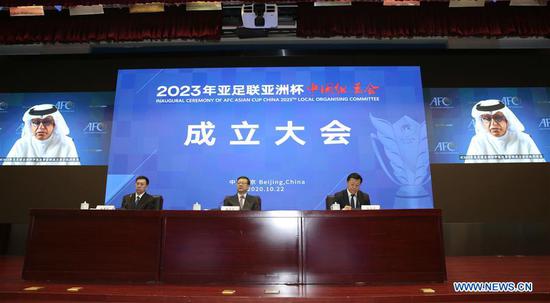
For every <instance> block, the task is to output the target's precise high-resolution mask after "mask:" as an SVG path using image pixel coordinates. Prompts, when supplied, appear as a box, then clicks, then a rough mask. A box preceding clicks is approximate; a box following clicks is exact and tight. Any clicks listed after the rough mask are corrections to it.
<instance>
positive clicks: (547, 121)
mask: <svg viewBox="0 0 550 303" xmlns="http://www.w3.org/2000/svg"><path fill="white" fill-rule="evenodd" d="M539 129H548V130H550V117H546V118H542V119H540V122H539Z"/></svg>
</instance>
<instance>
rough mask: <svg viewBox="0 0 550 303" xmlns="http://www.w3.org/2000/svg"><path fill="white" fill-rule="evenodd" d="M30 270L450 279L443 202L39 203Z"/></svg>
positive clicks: (191, 279) (62, 277)
mask: <svg viewBox="0 0 550 303" xmlns="http://www.w3.org/2000/svg"><path fill="white" fill-rule="evenodd" d="M30 216H31V221H30V224H29V234H28V240H27V253H26V255H25V263H24V267H23V278H24V279H26V280H58V281H75V280H78V281H112V282H150V281H156V282H165V283H186V284H218V283H224V284H228V283H231V284H241V283H243V284H246V283H253V284H344V283H346V284H347V283H387V282H442V281H445V280H446V270H445V256H444V255H445V254H444V251H443V235H442V227H441V226H442V225H441V211H440V210H438V209H415V210H375V211H261V212H260V211H258V212H256V211H247V212H244V211H243V212H233V211H124V210H116V211H113V210H68V209H33V210H31V211H30Z"/></svg>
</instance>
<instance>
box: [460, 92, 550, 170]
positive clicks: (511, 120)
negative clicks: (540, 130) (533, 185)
mask: <svg viewBox="0 0 550 303" xmlns="http://www.w3.org/2000/svg"><path fill="white" fill-rule="evenodd" d="M472 118H474V120H475V131H476V134H475V135H474V136H473V137H472V140H471V141H470V146H469V147H468V151H467V153H466V157H465V163H500V162H544V157H543V155H542V154H541V153H540V151H539V149H538V148H537V145H536V144H535V142H534V141H533V139H531V136H529V135H528V134H527V133H525V132H524V131H525V127H524V126H523V124H522V123H521V122H520V121H519V119H518V118H517V117H516V115H515V114H514V113H513V112H512V111H511V110H510V109H509V108H508V107H506V105H504V103H502V102H500V100H483V101H479V102H478V103H476V104H475V105H474V107H473V108H472Z"/></svg>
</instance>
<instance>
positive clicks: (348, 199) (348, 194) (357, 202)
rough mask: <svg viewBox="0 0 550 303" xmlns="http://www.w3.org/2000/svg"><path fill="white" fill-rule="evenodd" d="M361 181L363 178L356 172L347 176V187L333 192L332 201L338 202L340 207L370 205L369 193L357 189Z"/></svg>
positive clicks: (347, 208) (352, 207)
mask: <svg viewBox="0 0 550 303" xmlns="http://www.w3.org/2000/svg"><path fill="white" fill-rule="evenodd" d="M361 183H363V178H361V176H360V175H359V174H358V173H351V174H350V175H349V176H348V179H347V188H346V189H344V190H343V191H340V192H337V193H336V194H334V201H335V202H336V203H338V204H340V209H342V210H350V209H361V205H370V198H369V195H368V194H367V193H364V192H362V191H360V190H359V187H360V186H361ZM329 207H330V206H329Z"/></svg>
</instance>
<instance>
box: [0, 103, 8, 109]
mask: <svg viewBox="0 0 550 303" xmlns="http://www.w3.org/2000/svg"><path fill="white" fill-rule="evenodd" d="M7 109H8V103H7V102H4V101H0V111H5V110H7Z"/></svg>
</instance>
